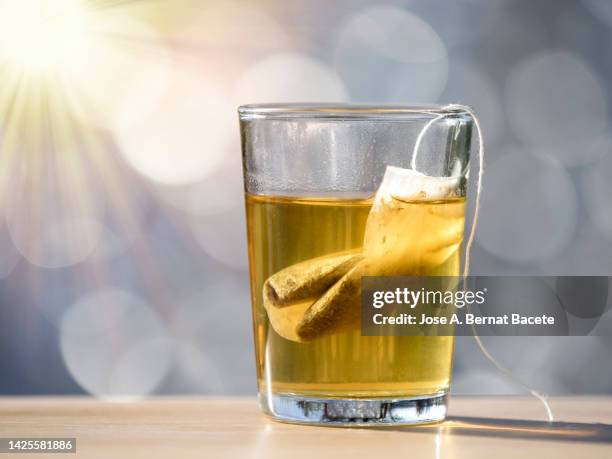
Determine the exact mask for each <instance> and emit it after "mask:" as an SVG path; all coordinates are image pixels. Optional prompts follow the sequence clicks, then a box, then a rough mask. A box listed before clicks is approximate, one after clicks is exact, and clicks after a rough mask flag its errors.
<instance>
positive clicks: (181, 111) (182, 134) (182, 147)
mask: <svg viewBox="0 0 612 459" xmlns="http://www.w3.org/2000/svg"><path fill="white" fill-rule="evenodd" d="M229 107H231V104H230V103H229V101H228V100H227V99H226V97H225V96H224V94H223V93H222V92H221V91H220V90H219V89H218V88H217V87H215V86H214V85H213V84H211V83H208V82H207V80H206V78H205V77H204V76H203V75H200V74H198V73H197V72H191V71H189V70H183V71H178V70H177V71H176V72H175V73H174V74H173V78H172V83H171V86H170V90H169V91H168V92H167V93H166V94H165V95H164V97H163V98H162V99H161V100H160V102H159V105H158V106H157V107H156V110H155V111H154V112H151V113H149V115H148V116H146V117H144V118H143V119H141V120H140V121H139V122H137V123H130V124H129V125H128V126H118V127H117V128H116V130H115V134H116V135H117V141H118V143H119V148H120V152H121V154H122V156H123V158H124V159H125V160H126V161H127V163H128V164H130V165H131V166H132V167H133V168H134V169H135V170H136V171H138V172H139V173H141V174H142V175H144V176H145V177H147V178H148V179H150V180H152V181H154V182H157V183H161V184H164V185H177V186H180V185H186V184H190V183H194V182H197V181H199V180H202V179H203V178H205V177H206V176H207V175H208V174H210V173H211V172H212V171H214V170H215V169H216V168H217V167H218V166H219V165H220V164H221V163H222V161H223V155H224V154H225V153H226V147H227V145H228V143H229V139H230V138H231V136H232V135H235V134H236V130H237V127H236V123H235V122H234V121H235V120H234V118H235V117H236V116H235V115H234V114H233V113H232V112H231V111H230V110H229ZM230 116H231V119H230Z"/></svg>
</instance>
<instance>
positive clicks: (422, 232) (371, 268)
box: [363, 166, 465, 276]
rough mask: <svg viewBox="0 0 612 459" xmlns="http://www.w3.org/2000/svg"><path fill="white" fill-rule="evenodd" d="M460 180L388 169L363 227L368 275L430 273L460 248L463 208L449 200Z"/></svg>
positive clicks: (460, 204)
mask: <svg viewBox="0 0 612 459" xmlns="http://www.w3.org/2000/svg"><path fill="white" fill-rule="evenodd" d="M459 181H460V178H459V177H432V176H428V175H425V174H422V173H420V172H417V171H414V170H412V169H402V168H399V167H391V166H388V167H387V170H386V172H385V176H384V177H383V180H382V183H381V185H380V187H379V189H378V192H377V193H376V197H375V199H374V204H373V206H372V210H371V211H370V214H369V216H368V221H367V225H366V232H365V238H364V244H363V251H364V256H365V257H366V258H367V260H368V269H367V275H370V276H409V275H420V274H425V273H430V272H431V271H432V268H435V267H436V266H439V265H441V264H442V263H444V262H445V261H446V260H447V259H448V258H449V257H450V256H451V255H453V254H454V253H455V252H456V251H457V250H458V249H459V246H460V245H461V241H462V239H463V227H464V215H465V206H464V204H463V203H462V202H460V201H459V200H454V199H453V198H457V197H458V196H457V194H456V193H457V188H458V186H459ZM442 200H444V201H445V202H448V204H440V201H442Z"/></svg>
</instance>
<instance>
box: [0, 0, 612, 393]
mask: <svg viewBox="0 0 612 459" xmlns="http://www.w3.org/2000/svg"><path fill="white" fill-rule="evenodd" d="M611 47H612V2H611V1H608V0H452V1H450V0H421V1H418V0H412V1H407V0H403V1H400V0H376V1H372V0H335V1H328V0H308V1H306V0H303V1H298V0H251V1H238V0H139V1H137V0H133V1H130V0H106V1H104V0H98V1H95V0H92V1H79V0H49V1H44V0H20V1H15V0H0V88H1V90H0V204H1V206H0V211H1V217H2V218H1V220H0V277H1V279H0V326H1V329H0V374H1V375H2V377H1V378H0V393H2V394H65V393H90V394H94V395H97V396H112V395H118V394H125V393H129V394H133V395H147V394H176V393H179V394H183V393H197V394H254V393H255V368H254V362H253V361H254V357H253V345H252V331H251V313H250V299H249V290H248V289H249V285H248V273H247V261H246V255H247V251H246V238H245V223H244V209H243V197H242V178H241V167H240V143H239V135H238V127H237V116H236V112H235V110H236V107H237V106H238V105H239V104H244V103H251V102H274V101H368V102H397V103H409V102H440V103H447V102H459V103H466V104H469V105H472V106H473V107H474V108H475V109H476V111H477V112H478V114H479V115H480V117H481V118H482V125H483V129H484V134H485V139H486V144H487V153H486V154H487V169H486V173H485V184H484V186H485V189H484V195H483V199H484V201H483V209H482V220H481V226H480V228H479V231H478V234H477V242H476V248H475V253H474V261H473V263H474V264H473V272H474V273H476V274H519V273H520V274H530V273H533V274H536V273H537V274H584V275H588V274H592V275H612V134H611V132H610V128H611V120H610V110H609V105H610V102H611V101H612V87H611V85H610V80H611V78H612V53H611V52H610V49H611ZM597 327H601V328H600V331H601V330H603V331H604V332H606V331H607V335H608V336H593V337H572V338H542V337H541V338H532V339H511V338H504V339H502V338H491V337H487V338H485V341H486V343H487V344H488V345H489V347H490V349H491V352H492V353H493V354H494V355H496V356H497V357H498V358H499V359H500V361H502V362H503V363H504V364H505V365H507V366H508V367H510V368H511V369H512V370H514V371H515V372H516V373H517V374H519V375H520V376H521V377H523V378H524V379H525V380H526V381H528V382H530V383H531V384H533V385H534V386H535V387H536V388H538V389H540V390H543V391H545V392H548V393H611V392H612V361H611V359H610V351H611V349H612V338H611V337H610V336H611V335H612V333H610V331H612V317H610V312H608V314H607V316H606V317H604V319H602V321H601V322H600V323H599V324H598V325H597ZM604 332H602V333H600V334H601V335H606V333H604ZM453 390H454V392H455V393H515V392H519V391H520V390H519V389H518V388H517V387H515V386H513V385H512V384H510V383H508V382H507V381H505V380H504V378H503V377H501V376H500V375H499V374H498V373H496V371H495V370H494V369H493V368H492V367H491V365H490V364H489V363H488V362H487V361H486V360H485V359H484V358H483V357H482V355H481V353H480V352H479V351H478V350H477V348H476V347H475V345H474V343H473V340H472V339H471V338H469V337H463V338H459V339H458V342H457V346H456V353H455V368H454V386H453Z"/></svg>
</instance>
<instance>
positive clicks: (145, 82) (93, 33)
mask: <svg viewBox="0 0 612 459" xmlns="http://www.w3.org/2000/svg"><path fill="white" fill-rule="evenodd" d="M87 19H88V22H87V24H88V25H87V27H88V28H87V31H86V35H87V37H88V42H89V43H88V46H87V49H86V51H85V52H84V56H83V57H82V58H81V59H78V60H74V61H71V62H69V63H68V64H69V65H64V66H63V67H62V68H61V69H60V73H59V75H60V78H61V80H60V81H61V82H62V84H63V86H64V89H65V90H64V91H63V92H62V94H64V95H66V96H67V97H68V103H69V104H70V107H71V109H72V111H73V113H74V114H75V115H76V116H77V117H78V119H79V120H80V121H81V122H82V123H84V124H90V125H94V126H97V127H99V128H102V129H112V128H114V127H117V126H118V125H119V126H121V127H123V128H125V129H127V128H128V127H129V126H130V125H131V124H132V123H138V122H139V121H141V120H142V119H143V118H146V117H147V116H148V115H149V114H150V113H151V112H154V111H155V110H157V108H158V104H159V101H160V99H161V98H162V97H163V96H164V94H165V93H166V92H167V90H168V85H169V82H170V77H171V74H172V69H173V60H172V56H171V53H170V51H169V49H168V47H167V46H166V45H165V44H164V42H163V41H162V39H161V37H160V36H159V34H158V33H157V32H156V31H155V30H154V29H153V28H152V27H150V26H149V25H147V24H145V23H144V22H142V21H138V20H136V19H134V18H133V17H130V16H128V15H125V14H120V13H118V12H117V13H113V12H109V11H108V10H100V11H98V12H90V13H89V14H88V17H87Z"/></svg>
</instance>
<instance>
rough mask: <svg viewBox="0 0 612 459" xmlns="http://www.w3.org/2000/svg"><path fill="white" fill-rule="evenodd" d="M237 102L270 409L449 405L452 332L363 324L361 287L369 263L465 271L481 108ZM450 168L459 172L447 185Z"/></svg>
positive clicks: (390, 270) (355, 412)
mask: <svg viewBox="0 0 612 459" xmlns="http://www.w3.org/2000/svg"><path fill="white" fill-rule="evenodd" d="M238 111H239V115H240V129H241V138H242V153H243V167H244V183H245V191H246V214H247V232H248V248H249V264H250V279H251V292H252V303H253V322H254V336H255V352H256V360H257V377H258V387H259V400H260V404H261V409H262V410H263V412H264V413H266V414H268V415H270V416H272V417H273V418H275V419H278V420H281V421H288V422H298V423H312V424H334V425H389V424H393V425H399V424H418V423H425V422H434V421H439V420H442V419H444V417H445V415H446V408H447V397H448V392H449V387H450V381H451V369H452V353H453V337H449V336H362V334H361V329H360V326H359V320H360V319H359V317H360V294H359V292H360V282H361V276H363V275H398V274H401V275H415V274H416V275H423V276H426V275H448V276H457V275H459V274H460V264H461V244H462V239H463V234H464V219H465V197H466V189H467V179H466V177H467V173H468V170H469V155H470V145H471V135H472V126H473V118H472V116H471V114H470V113H471V112H470V111H469V109H467V108H466V107H461V106H452V107H441V106H381V107H375V106H355V105H321V104H317V105H314V104H263V105H246V106H242V107H240V108H239V110H238ZM389 166H394V167H389ZM415 171H418V173H417V172H415ZM421 174H425V175H421ZM383 177H384V178H385V181H384V183H387V184H391V185H392V186H390V187H385V186H382V185H381V184H382V183H383ZM398 177H399V178H398ZM441 177H442V178H448V177H452V180H445V181H444V183H445V184H446V185H445V186H447V189H446V190H445V192H444V193H442V194H441V195H437V194H436V192H433V193H432V192H431V190H432V189H435V188H436V186H435V185H436V183H434V186H433V187H432V186H429V185H431V183H430V181H431V180H433V181H434V182H435V180H436V179H437V178H441ZM419 184H421V185H419ZM448 184H450V185H448ZM449 186H450V189H448V187H449ZM398 187H399V188H398ZM387 188H388V189H387ZM398 190H399V191H398ZM403 190H404V191H406V193H404V194H403ZM377 192H378V193H377ZM385 192H388V193H387V194H385ZM381 196H382V197H383V199H382V200H381V201H380V202H381V203H382V204H380V203H379V204H380V205H379V204H377V205H376V206H374V208H373V203H374V202H375V197H376V202H378V201H379V198H380V197H381ZM387 198H388V199H387ZM449 234H451V236H449ZM448 237H452V241H451V242H450V243H448V241H446V242H445V243H444V244H442V245H444V247H445V252H444V254H443V256H442V255H440V253H439V252H437V251H436V250H438V249H437V248H436V247H437V246H438V245H440V244H438V243H439V242H440V241H442V240H444V238H448ZM368 260H369V261H368ZM372 260H375V261H372ZM366 261H368V262H366ZM372 266H377V268H376V269H373V268H372Z"/></svg>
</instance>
